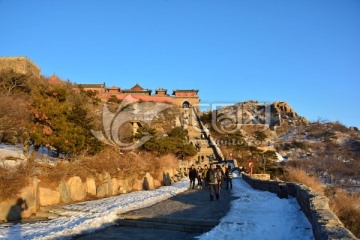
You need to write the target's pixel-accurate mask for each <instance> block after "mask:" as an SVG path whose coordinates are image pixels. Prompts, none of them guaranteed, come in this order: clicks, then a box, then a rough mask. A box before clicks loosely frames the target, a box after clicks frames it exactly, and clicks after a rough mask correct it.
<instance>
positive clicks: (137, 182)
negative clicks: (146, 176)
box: [132, 179, 144, 191]
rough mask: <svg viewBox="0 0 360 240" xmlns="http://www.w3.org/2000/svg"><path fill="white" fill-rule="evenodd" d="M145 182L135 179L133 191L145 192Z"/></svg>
mask: <svg viewBox="0 0 360 240" xmlns="http://www.w3.org/2000/svg"><path fill="white" fill-rule="evenodd" d="M143 183H144V181H143V180H139V179H135V180H134V181H133V184H132V190H133V191H141V190H143Z"/></svg>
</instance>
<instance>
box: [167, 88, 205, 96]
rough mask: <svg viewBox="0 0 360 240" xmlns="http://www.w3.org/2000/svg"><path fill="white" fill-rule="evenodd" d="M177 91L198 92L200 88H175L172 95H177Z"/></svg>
mask: <svg viewBox="0 0 360 240" xmlns="http://www.w3.org/2000/svg"><path fill="white" fill-rule="evenodd" d="M175 92H196V93H198V92H199V90H198V89H175V90H173V94H172V95H175Z"/></svg>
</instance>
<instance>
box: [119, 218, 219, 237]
mask: <svg viewBox="0 0 360 240" xmlns="http://www.w3.org/2000/svg"><path fill="white" fill-rule="evenodd" d="M116 223H117V224H118V225H120V226H128V227H138V228H152V229H163V230H172V231H181V232H190V233H204V232H208V231H210V230H211V229H212V228H214V227H215V226H217V225H218V224H219V222H217V221H209V220H205V219H199V220H193V219H178V218H148V217H144V216H132V215H121V216H120V219H118V220H116Z"/></svg>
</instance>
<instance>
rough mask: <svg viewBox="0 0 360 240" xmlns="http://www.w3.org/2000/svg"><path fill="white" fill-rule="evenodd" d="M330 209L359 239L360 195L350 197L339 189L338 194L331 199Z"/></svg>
mask: <svg viewBox="0 0 360 240" xmlns="http://www.w3.org/2000/svg"><path fill="white" fill-rule="evenodd" d="M330 208H331V210H332V211H333V212H334V213H335V214H336V215H337V216H338V218H339V219H340V220H341V221H342V222H343V223H344V225H345V226H346V227H347V228H348V229H349V230H350V231H351V232H352V233H353V234H354V235H355V236H356V237H358V238H359V237H360V195H359V194H358V195H350V194H348V193H346V192H344V191H341V190H339V189H338V190H337V191H336V194H335V195H334V196H333V197H330Z"/></svg>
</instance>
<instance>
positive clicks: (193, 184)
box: [189, 164, 198, 189]
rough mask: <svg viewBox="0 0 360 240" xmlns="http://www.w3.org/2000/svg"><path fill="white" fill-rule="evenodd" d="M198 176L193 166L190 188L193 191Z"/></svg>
mask: <svg viewBox="0 0 360 240" xmlns="http://www.w3.org/2000/svg"><path fill="white" fill-rule="evenodd" d="M197 176H198V173H197V171H196V169H195V166H194V164H193V165H191V168H190V170H189V179H190V188H192V189H194V188H195V179H196V178H197Z"/></svg>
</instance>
